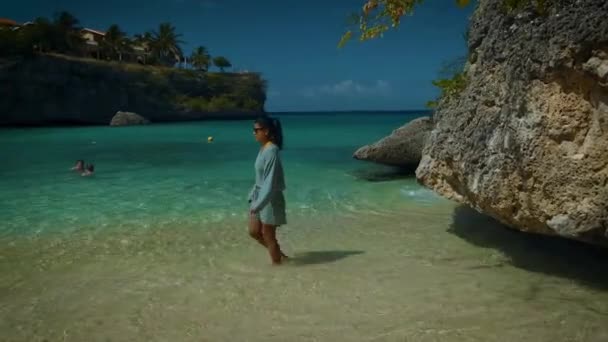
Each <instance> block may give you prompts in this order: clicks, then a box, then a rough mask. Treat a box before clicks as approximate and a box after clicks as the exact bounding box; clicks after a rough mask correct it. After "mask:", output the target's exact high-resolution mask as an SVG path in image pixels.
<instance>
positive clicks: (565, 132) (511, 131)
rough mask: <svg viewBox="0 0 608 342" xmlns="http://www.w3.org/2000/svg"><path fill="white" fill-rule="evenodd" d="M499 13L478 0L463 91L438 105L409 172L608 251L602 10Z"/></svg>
mask: <svg viewBox="0 0 608 342" xmlns="http://www.w3.org/2000/svg"><path fill="white" fill-rule="evenodd" d="M546 3H547V8H546V13H545V14H544V15H538V14H536V12H535V11H534V10H533V9H532V8H527V9H524V10H517V11H515V12H512V13H507V12H506V11H505V9H504V7H503V6H502V1H494V0H491V1H490V0H481V1H480V4H479V7H478V9H477V10H476V13H475V14H474V16H473V18H472V23H471V30H470V35H469V49H470V58H469V64H468V66H467V70H466V72H467V76H468V80H469V82H468V85H467V87H466V89H465V90H464V91H463V92H462V93H461V94H460V96H459V97H458V98H455V99H453V100H447V101H444V102H443V103H441V104H440V106H439V108H438V110H437V112H436V113H435V118H436V126H435V128H434V130H433V131H432V133H431V135H430V137H429V140H428V143H427V145H426V147H425V149H424V152H423V157H422V160H421V162H420V165H419V167H418V169H417V171H416V175H417V178H418V180H419V181H420V182H421V183H423V184H424V185H426V186H428V187H430V188H432V189H434V190H435V191H436V192H438V193H439V194H441V195H443V196H445V197H448V198H451V199H454V200H456V201H460V202H463V203H466V204H469V205H471V206H472V207H474V208H476V209H477V210H479V211H481V212H483V213H486V214H488V215H490V216H493V217H494V218H496V219H498V220H500V221H502V222H503V223H505V224H507V225H510V226H511V227H514V228H517V229H520V230H522V231H527V232H534V233H541V234H550V235H560V236H564V237H568V238H573V239H578V240H584V241H587V242H593V243H597V244H602V245H605V244H607V243H608V235H607V234H608V233H607V229H608V78H607V76H608V20H607V19H606V18H608V1H606V0H578V1H573V0H571V1H565V0H555V1H547V2H546Z"/></svg>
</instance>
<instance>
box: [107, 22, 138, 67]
mask: <svg viewBox="0 0 608 342" xmlns="http://www.w3.org/2000/svg"><path fill="white" fill-rule="evenodd" d="M102 48H103V50H104V53H105V54H106V55H107V56H109V57H110V58H112V59H114V58H117V59H118V60H119V61H122V55H123V54H124V53H125V52H128V51H130V50H131V42H130V40H129V39H128V38H127V34H126V33H125V32H123V31H122V30H121V29H120V27H118V25H116V24H114V25H111V26H110V27H109V28H108V30H107V31H106V35H105V37H104V40H103V42H102Z"/></svg>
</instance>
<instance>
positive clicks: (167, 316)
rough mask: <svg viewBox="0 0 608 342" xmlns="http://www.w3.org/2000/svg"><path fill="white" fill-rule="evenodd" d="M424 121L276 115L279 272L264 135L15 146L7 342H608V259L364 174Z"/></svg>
mask: <svg viewBox="0 0 608 342" xmlns="http://www.w3.org/2000/svg"><path fill="white" fill-rule="evenodd" d="M423 115H427V113H424V112H394V113H393V112H391V113H386V112H378V113H373V112H370V113H298V114H289V115H286V114H278V115H277V117H278V118H279V119H280V120H281V122H282V125H283V129H284V135H285V148H284V150H283V151H282V152H281V156H282V160H283V165H284V169H285V176H286V183H287V190H286V192H285V197H286V201H287V220H288V224H287V225H285V226H283V227H280V228H279V230H278V238H279V242H280V244H281V246H282V248H283V250H284V251H285V252H286V254H288V255H289V256H290V261H289V262H288V263H286V264H284V265H282V266H279V267H273V266H270V259H269V256H268V255H267V253H266V251H265V250H264V249H263V248H262V247H260V246H259V245H258V244H257V243H255V241H253V240H251V239H250V238H249V236H248V234H247V208H248V206H247V201H246V200H247V199H246V196H247V193H248V191H249V189H250V188H251V186H252V184H253V180H254V169H253V163H254V161H255V157H256V155H257V151H258V148H259V145H258V144H257V143H256V142H255V140H254V138H253V134H252V126H253V123H252V122H250V121H205V122H188V123H175V124H158V125H149V126H131V127H97V126H95V127H52V128H10V129H2V130H0V156H2V163H1V165H0V193H1V194H2V196H1V197H0V222H1V224H0V245H1V246H2V248H1V250H0V273H1V274H2V277H1V278H0V303H1V304H2V305H1V306H0V340H2V341H45V340H46V341H228V340H230V341H244V340H247V341H275V340H276V341H334V340H335V341H404V340H407V341H484V342H488V341H518V340H523V339H526V340H534V341H606V340H608V327H607V326H606V324H605V322H606V319H607V317H608V292H607V290H608V275H606V272H605V265H606V264H607V263H606V261H608V254H607V253H606V252H604V251H602V250H598V249H596V248H593V247H589V246H586V245H582V244H579V243H576V242H572V241H565V240H558V239H552V238H544V237H538V236H531V235H527V234H522V233H518V232H515V231H512V230H509V229H507V228H506V227H504V226H502V225H500V224H499V223H497V222H496V221H494V220H492V219H491V218H488V217H485V216H483V215H481V214H478V213H477V212H475V211H474V210H472V209H468V208H466V207H463V206H460V205H458V204H456V203H453V202H451V201H448V200H446V199H443V198H441V197H439V196H438V195H436V194H434V193H433V192H432V191H430V190H428V189H426V188H424V187H422V186H421V185H419V184H418V183H417V182H416V180H415V178H413V176H411V175H409V176H408V175H403V174H402V173H401V172H400V171H399V170H396V169H394V168H391V167H386V166H380V165H375V164H372V163H368V162H362V161H357V160H354V159H353V158H352V154H353V153H354V151H355V150H356V149H357V148H359V147H360V146H362V145H365V144H369V143H372V142H374V141H376V140H378V139H380V138H382V137H384V136H386V135H388V134H390V132H391V131H392V130H394V129H396V128H398V127H400V126H401V125H403V124H405V123H407V122H408V121H410V120H412V119H414V118H417V117H420V116H423ZM209 136H212V137H213V138H214V139H213V142H211V143H209V142H208V141H207V138H208V137H209ZM77 159H84V160H85V162H86V163H93V164H94V165H95V175H94V176H91V177H82V176H80V175H79V174H78V173H76V172H74V171H71V170H70V168H71V167H72V166H73V165H74V163H75V161H76V160H77Z"/></svg>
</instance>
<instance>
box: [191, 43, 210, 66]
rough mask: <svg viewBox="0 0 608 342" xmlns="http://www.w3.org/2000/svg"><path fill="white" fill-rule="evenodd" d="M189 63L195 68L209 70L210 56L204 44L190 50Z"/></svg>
mask: <svg viewBox="0 0 608 342" xmlns="http://www.w3.org/2000/svg"><path fill="white" fill-rule="evenodd" d="M190 64H192V66H193V67H194V68H195V69H196V70H202V71H207V70H209V65H210V64H211V56H210V55H209V52H208V51H207V49H206V48H205V47H204V46H199V47H197V48H196V49H195V50H194V51H192V55H191V56H190Z"/></svg>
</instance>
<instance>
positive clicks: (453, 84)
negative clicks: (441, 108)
mask: <svg viewBox="0 0 608 342" xmlns="http://www.w3.org/2000/svg"><path fill="white" fill-rule="evenodd" d="M433 85H434V86H436V87H438V88H439V89H441V94H440V95H439V98H438V99H437V100H435V101H429V102H427V103H426V106H427V107H429V108H435V107H437V105H438V104H439V101H440V100H445V99H447V100H450V99H452V98H454V97H456V96H457V95H458V94H460V92H461V91H463V90H464V88H465V87H466V86H467V76H466V74H465V73H464V72H460V73H457V74H455V75H454V76H453V77H451V78H443V79H438V80H435V81H433Z"/></svg>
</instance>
